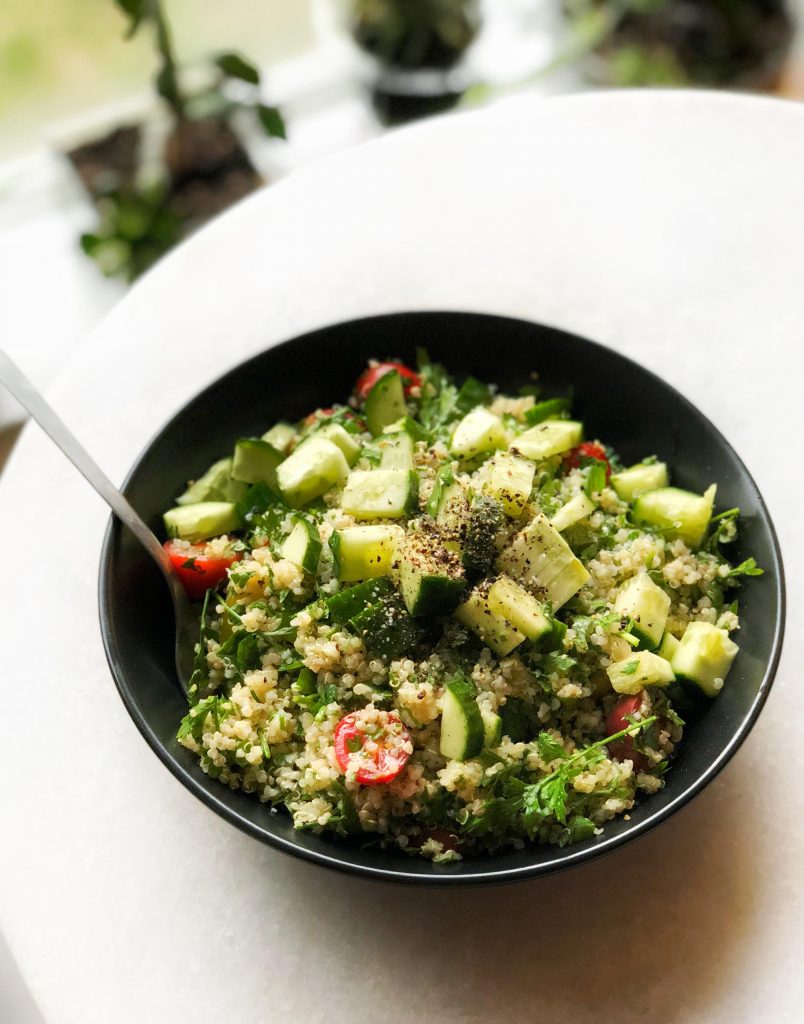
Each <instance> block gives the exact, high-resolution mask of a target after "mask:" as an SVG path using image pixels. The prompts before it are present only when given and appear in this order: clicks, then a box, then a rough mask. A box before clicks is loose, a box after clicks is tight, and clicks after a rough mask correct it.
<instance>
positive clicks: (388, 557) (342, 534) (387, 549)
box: [329, 526, 402, 583]
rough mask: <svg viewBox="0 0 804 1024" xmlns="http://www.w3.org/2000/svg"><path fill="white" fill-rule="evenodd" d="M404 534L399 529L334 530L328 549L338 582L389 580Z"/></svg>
mask: <svg viewBox="0 0 804 1024" xmlns="http://www.w3.org/2000/svg"><path fill="white" fill-rule="evenodd" d="M401 536H402V530H401V529H400V528H399V527H398V526H346V527H344V528H343V529H342V530H335V532H334V533H333V534H332V536H331V537H330V541H329V545H330V547H331V548H332V553H333V555H334V556H335V572H336V574H337V577H338V579H339V580H342V581H345V582H347V583H349V582H352V581H354V580H369V579H374V577H375V576H388V575H390V572H391V566H392V564H393V561H394V555H395V553H396V546H397V543H398V541H399V538H400V537H401Z"/></svg>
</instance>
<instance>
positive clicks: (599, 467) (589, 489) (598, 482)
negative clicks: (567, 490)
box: [584, 459, 607, 496]
mask: <svg viewBox="0 0 804 1024" xmlns="http://www.w3.org/2000/svg"><path fill="white" fill-rule="evenodd" d="M606 468H607V467H606V463H605V462H603V461H602V460H601V459H595V460H594V462H593V463H592V465H591V466H590V467H589V473H588V475H587V477H586V485H585V487H584V490H585V491H586V493H587V494H588V495H590V496H591V495H592V494H596V493H597V492H598V491H602V490H603V488H604V487H605V486H606Z"/></svg>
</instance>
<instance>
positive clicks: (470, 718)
mask: <svg viewBox="0 0 804 1024" xmlns="http://www.w3.org/2000/svg"><path fill="white" fill-rule="evenodd" d="M485 733H486V730H485V726H484V724H483V716H482V715H481V714H480V708H479V707H478V704H477V698H476V696H475V687H474V685H473V684H472V683H470V682H469V681H468V680H467V679H465V678H464V677H463V676H455V677H454V678H453V679H449V680H448V681H447V683H446V686H445V688H444V696H443V697H442V699H441V741H440V750H441V753H442V754H443V755H444V757H446V758H448V759H449V760H450V761H468V760H470V758H473V757H477V755H478V754H479V753H480V751H481V750H482V749H483V741H484V739H485Z"/></svg>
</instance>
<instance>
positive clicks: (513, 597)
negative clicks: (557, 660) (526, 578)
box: [488, 576, 553, 640]
mask: <svg viewBox="0 0 804 1024" xmlns="http://www.w3.org/2000/svg"><path fill="white" fill-rule="evenodd" d="M488 600H489V610H490V611H491V613H492V615H496V616H498V617H500V618H502V619H506V620H507V621H508V622H510V623H511V625H512V626H513V627H514V629H518V630H519V632H520V633H523V634H524V635H525V636H526V637H527V638H528V640H538V639H539V638H540V637H542V636H545V635H547V634H548V633H550V632H551V630H552V628H553V624H552V620H551V618H550V617H549V616H548V615H546V614H545V611H544V608H543V607H542V605H541V604H540V603H539V602H538V601H537V600H536V598H535V597H533V596H532V595H531V594H529V593H528V592H527V590H525V588H524V587H520V585H519V584H518V583H515V582H514V581H513V580H512V579H510V578H509V577H508V576H499V577H498V578H497V579H496V580H495V581H494V582H493V583H492V585H491V586H490V587H489V594H488Z"/></svg>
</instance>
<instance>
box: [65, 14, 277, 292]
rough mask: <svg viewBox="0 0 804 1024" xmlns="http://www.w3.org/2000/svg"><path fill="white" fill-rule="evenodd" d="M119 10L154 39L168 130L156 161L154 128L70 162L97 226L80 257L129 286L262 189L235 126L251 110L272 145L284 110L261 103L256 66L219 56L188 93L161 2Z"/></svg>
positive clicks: (84, 151) (97, 144) (92, 146)
mask: <svg viewBox="0 0 804 1024" xmlns="http://www.w3.org/2000/svg"><path fill="white" fill-rule="evenodd" d="M114 2H115V3H116V4H117V6H118V7H120V8H121V10H122V11H123V13H124V14H125V15H126V17H127V19H128V37H131V36H133V35H134V34H135V33H136V32H138V31H140V30H143V29H148V30H150V31H151V32H152V34H153V37H154V41H155V44H156V52H157V58H158V69H157V73H156V77H155V88H156V92H157V94H158V96H159V97H160V99H161V101H162V106H163V109H164V111H165V113H166V115H167V116H166V124H165V125H164V127H163V129H162V131H161V132H159V133H158V134H160V135H161V138H160V139H159V141H158V143H157V145H156V147H155V156H152V157H151V159H150V160H149V159H148V158H147V156H146V151H147V150H148V149H149V147H148V146H146V145H145V142H146V137H147V135H148V134H149V132H150V130H151V129H152V128H153V125H151V124H148V125H146V124H135V125H124V126H121V127H118V128H116V129H115V130H114V131H112V132H110V133H109V134H107V135H105V136H104V137H103V138H100V139H96V140H93V141H91V142H88V143H86V144H84V145H81V146H78V147H76V148H75V149H72V150H71V151H70V152H69V153H68V154H67V156H68V158H69V160H70V161H71V163H72V164H73V166H74V168H75V169H76V171H77V173H78V175H79V177H80V179H81V181H82V183H83V185H84V187H85V189H86V190H87V191H88V193H89V194H90V196H91V197H92V199H93V201H94V203H95V206H96V208H97V211H98V218H99V220H98V225H97V227H96V228H95V230H93V231H92V232H88V233H86V234H84V235H83V236H82V238H81V245H82V248H83V250H84V252H86V253H87V255H88V256H90V257H91V258H92V259H94V260H95V261H96V262H97V263H98V265H99V266H100V267H101V269H102V270H103V271H104V273H106V274H110V275H112V274H114V275H119V276H122V277H125V278H126V279H128V280H133V279H134V278H136V277H137V276H138V275H139V274H141V273H142V272H143V271H144V270H146V269H147V268H148V267H149V266H150V265H151V264H152V263H153V262H154V261H155V260H156V259H158V258H159V257H160V256H161V255H162V254H163V253H164V252H166V251H167V250H168V249H169V248H170V247H171V246H172V245H174V244H175V243H176V242H177V241H179V240H180V239H181V238H182V237H184V236H185V235H186V234H187V233H188V232H190V231H191V230H193V229H194V228H195V227H196V226H197V225H198V224H200V223H201V222H203V221H204V220H206V219H207V218H208V217H210V216H212V215H213V214H215V213H218V212H219V211H220V210H223V209H225V208H226V207H227V206H229V205H231V204H232V203H233V202H236V201H237V200H238V199H240V198H241V197H243V196H244V195H246V194H247V193H248V192H251V191H252V190H253V189H255V188H257V187H258V186H259V185H260V184H261V183H262V178H261V176H260V174H259V173H258V171H257V170H256V168H255V167H254V165H253V163H252V161H251V159H250V157H249V155H248V153H247V152H246V149H245V148H244V146H243V144H242V141H241V139H240V137H239V135H238V132H237V130H236V125H235V120H236V118H237V117H238V116H242V115H243V113H244V112H245V113H246V114H247V115H248V116H250V117H251V118H252V119H253V121H254V123H256V125H258V126H259V129H260V130H261V131H262V132H264V133H265V134H266V135H268V136H270V137H272V138H279V139H284V138H285V125H284V122H283V120H282V116H281V114H280V112H279V110H278V109H277V108H276V107H274V106H269V105H267V104H265V103H263V102H262V100H261V98H260V90H259V86H260V74H259V71H258V69H257V68H256V67H255V66H254V64H252V63H251V62H250V61H248V60H246V59H245V58H244V57H243V56H241V55H240V54H237V53H220V54H216V55H214V56H213V57H211V58H210V60H209V62H208V65H207V69H206V70H207V72H208V74H207V75H206V81H205V83H204V84H203V85H202V86H200V87H198V88H195V89H192V90H191V89H189V88H188V87H187V86H186V85H185V82H184V76H183V75H182V72H181V68H180V66H179V64H178V62H177V59H176V55H175V52H174V47H173V39H172V32H171V29H170V26H169V24H168V21H167V19H166V16H165V11H164V6H163V3H162V0H114ZM233 85H234V88H232V86H233ZM150 148H152V149H153V147H150Z"/></svg>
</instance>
